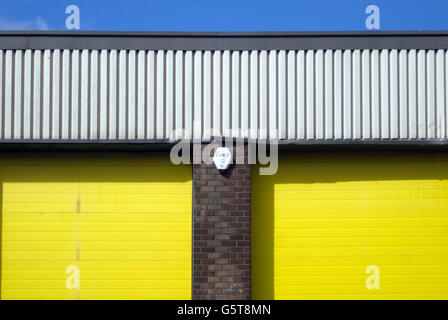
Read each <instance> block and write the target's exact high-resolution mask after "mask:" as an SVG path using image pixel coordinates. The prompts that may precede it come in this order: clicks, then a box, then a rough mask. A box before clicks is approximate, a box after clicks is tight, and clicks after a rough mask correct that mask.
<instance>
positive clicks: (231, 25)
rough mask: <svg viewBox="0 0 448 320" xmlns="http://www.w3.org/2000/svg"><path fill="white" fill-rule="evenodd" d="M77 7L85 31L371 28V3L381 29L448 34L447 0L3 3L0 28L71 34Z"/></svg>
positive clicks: (14, 0)
mask: <svg viewBox="0 0 448 320" xmlns="http://www.w3.org/2000/svg"><path fill="white" fill-rule="evenodd" d="M71 4H74V5H77V6H78V7H79V9H80V13H81V29H80V30H121V31H326V30H328V31H330V30H366V27H365V20H366V18H367V16H368V15H367V14H366V13H365V9H366V7H367V6H368V5H376V6H378V7H379V8H380V13H381V20H380V21H381V30H448V18H447V16H448V1H447V0H420V1H416V0H372V1H365V0H246V1H245V0H222V1H217V0H126V1H119V0H73V1H66V0H1V1H0V29H2V30H5V29H9V30H14V29H15V30H19V29H22V30H23V29H25V30H32V29H33V30H37V29H49V30H65V20H66V18H67V14H66V13H65V8H66V7H67V6H68V5H71Z"/></svg>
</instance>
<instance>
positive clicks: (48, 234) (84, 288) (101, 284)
mask: <svg viewBox="0 0 448 320" xmlns="http://www.w3.org/2000/svg"><path fill="white" fill-rule="evenodd" d="M0 182H1V194H2V198H1V199H2V203H1V209H2V210H1V217H2V264H1V268H2V270H1V271H2V272H1V280H2V281H1V298H2V299H190V298H191V218H192V217H191V194H192V184H191V167H189V166H174V165H172V164H171V163H170V160H169V157H168V156H165V155H164V156H155V155H154V154H133V155H130V154H115V153H103V154H89V153H87V154H75V153H64V154H60V153H47V154H26V153H24V154H20V153H18V154H5V153H3V154H2V155H1V158H0Z"/></svg>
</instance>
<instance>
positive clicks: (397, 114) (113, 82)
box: [0, 49, 448, 141]
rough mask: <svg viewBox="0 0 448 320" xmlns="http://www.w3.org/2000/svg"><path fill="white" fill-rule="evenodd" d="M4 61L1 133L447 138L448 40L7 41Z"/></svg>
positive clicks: (7, 136)
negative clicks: (447, 46)
mask: <svg viewBox="0 0 448 320" xmlns="http://www.w3.org/2000/svg"><path fill="white" fill-rule="evenodd" d="M0 62H1V63H0V88H1V90H0V103H1V113H0V139H1V140H2V141H6V140H29V139H31V140H120V139H126V140H134V139H135V140H138V139H144V140H148V139H149V140H151V139H169V138H170V137H171V133H172V130H173V129H175V128H182V129H185V130H186V131H187V132H193V127H194V123H196V124H199V125H198V126H196V127H197V128H196V130H195V132H194V136H195V138H198V137H200V136H202V134H203V133H204V131H205V130H206V129H209V128H214V129H216V130H218V134H219V133H221V134H224V135H229V134H233V136H235V137H247V136H248V134H249V130H253V131H252V132H255V133H256V134H258V138H266V137H267V138H275V134H274V132H275V130H276V129H278V137H279V138H280V139H285V140H338V139H342V140H358V139H361V140H373V139H404V140H411V139H446V138H447V127H448V118H447V106H448V96H447V81H448V67H447V63H448V51H447V50H386V49H385V50H295V51H288V50H270V51H266V50H258V51H257V50H254V51H162V50H160V51H148V50H143V51H140V50H0ZM227 130H234V131H232V133H228V131H227ZM258 130H260V131H258ZM252 137H255V136H253V135H252Z"/></svg>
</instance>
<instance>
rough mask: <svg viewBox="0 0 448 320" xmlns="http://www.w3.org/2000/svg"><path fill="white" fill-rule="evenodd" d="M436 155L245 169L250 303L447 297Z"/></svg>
mask: <svg viewBox="0 0 448 320" xmlns="http://www.w3.org/2000/svg"><path fill="white" fill-rule="evenodd" d="M447 160H448V157H447V155H446V154H434V153H432V154H422V153H420V154H414V153H402V154H389V153H366V154H363V153H344V154H335V153H318V154H317V153H316V154H310V153H301V154H285V155H281V156H280V161H279V171H278V173H277V174H275V175H272V176H260V175H259V172H258V168H254V171H253V184H252V188H253V196H252V199H253V200H252V201H253V202H252V247H253V248H252V255H253V256H252V258H253V261H252V275H253V278H252V296H253V298H255V299H448V161H447Z"/></svg>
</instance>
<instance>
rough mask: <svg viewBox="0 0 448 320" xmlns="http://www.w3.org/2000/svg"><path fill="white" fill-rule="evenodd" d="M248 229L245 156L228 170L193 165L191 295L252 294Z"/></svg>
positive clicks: (241, 296) (233, 296)
mask: <svg viewBox="0 0 448 320" xmlns="http://www.w3.org/2000/svg"><path fill="white" fill-rule="evenodd" d="M245 158H246V157H245ZM234 163H235V161H234ZM250 232H251V170H250V165H249V164H247V161H245V164H233V165H232V166H231V167H230V169H229V171H228V173H227V174H226V175H222V174H220V173H219V172H218V170H217V169H216V168H215V166H214V165H213V164H212V165H206V164H194V165H193V237H194V238H193V299H196V300H205V299H218V300H220V299H222V300H228V299H232V300H233V299H240V300H248V299H250V298H251V294H250V290H251V256H250V254H251V241H250V239H251V238H250V237H251V234H250Z"/></svg>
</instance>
